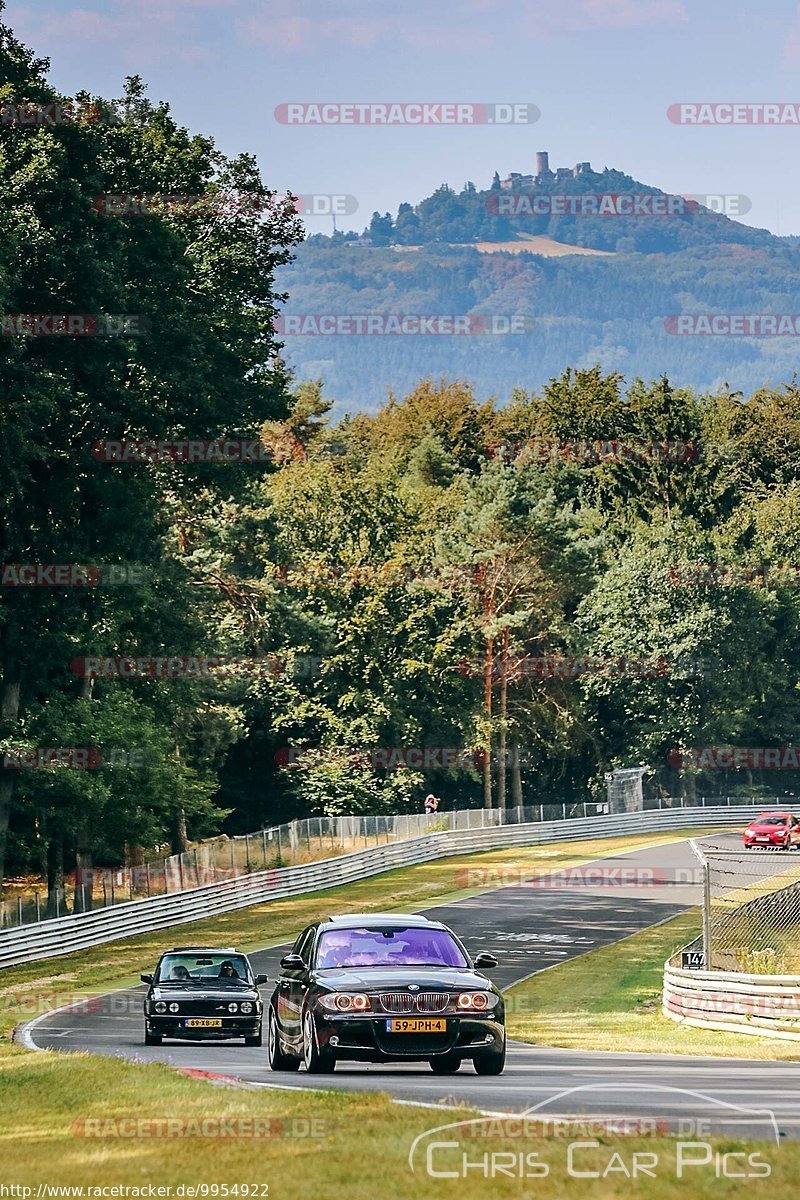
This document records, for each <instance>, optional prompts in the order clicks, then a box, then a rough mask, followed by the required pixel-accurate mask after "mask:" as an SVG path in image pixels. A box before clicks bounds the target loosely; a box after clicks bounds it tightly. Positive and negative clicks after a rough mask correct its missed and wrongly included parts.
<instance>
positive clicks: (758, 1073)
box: [16, 833, 800, 1140]
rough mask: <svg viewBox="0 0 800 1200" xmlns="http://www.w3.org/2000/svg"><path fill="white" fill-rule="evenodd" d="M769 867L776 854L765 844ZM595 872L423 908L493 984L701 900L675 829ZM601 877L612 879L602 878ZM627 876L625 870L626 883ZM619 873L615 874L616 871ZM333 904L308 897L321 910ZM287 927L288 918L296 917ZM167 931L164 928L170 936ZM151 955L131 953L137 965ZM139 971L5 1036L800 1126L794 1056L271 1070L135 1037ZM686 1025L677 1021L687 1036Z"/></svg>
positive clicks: (255, 1076)
mask: <svg viewBox="0 0 800 1200" xmlns="http://www.w3.org/2000/svg"><path fill="white" fill-rule="evenodd" d="M699 841H700V842H703V841H707V842H709V843H711V844H713V845H715V846H718V847H724V848H729V849H739V848H740V847H741V834H740V833H724V834H722V833H719V834H714V835H712V836H711V837H708V838H701V839H699ZM775 859H776V862H775V870H776V872H777V871H779V870H782V869H785V866H786V856H785V855H782V854H776V855H775ZM590 865H591V866H592V867H594V868H597V867H601V868H602V870H601V871H600V872H599V878H600V880H601V882H598V884H596V885H595V884H594V883H593V882H592V874H591V872H589V871H586V868H583V870H584V873H585V876H586V882H584V883H582V884H581V885H580V886H570V887H565V886H563V883H559V882H558V881H556V882H554V883H552V884H551V883H549V882H548V881H547V880H546V879H545V880H537V881H535V883H532V884H527V885H526V884H524V883H523V884H522V885H513V884H512V886H507V887H495V888H493V889H492V890H489V891H485V892H482V893H480V894H478V895H471V896H469V897H467V898H465V899H462V900H458V901H455V902H453V903H448V904H444V905H441V906H437V907H432V908H427V909H424V910H423V911H424V912H425V914H426V915H427V916H429V917H431V918H432V919H434V920H439V921H444V922H445V923H446V924H447V925H449V926H450V927H451V928H452V929H453V930H455V932H456V933H457V934H458V935H459V937H460V938H462V940H463V941H464V942H465V944H466V946H467V948H468V950H469V951H470V953H472V954H476V953H478V952H479V951H481V950H490V951H492V952H494V953H495V954H496V955H497V957H498V958H499V960H500V965H499V966H498V967H497V968H496V969H495V970H493V971H492V972H491V974H492V978H493V979H494V980H495V982H496V983H497V984H498V986H499V987H501V988H502V989H506V988H508V987H510V986H511V985H512V984H514V983H517V982H519V981H520V980H523V979H525V978H528V977H529V976H531V975H532V974H535V973H536V972H539V971H542V970H545V969H548V968H556V969H557V967H558V964H560V963H563V962H565V961H567V960H569V959H571V958H573V957H575V956H576V955H580V954H584V953H587V952H588V951H591V950H595V949H598V948H600V947H603V946H608V945H610V944H612V943H614V942H616V941H618V940H619V939H621V938H625V937H628V936H630V935H631V934H634V933H637V932H639V931H641V930H644V929H646V928H649V927H651V926H653V925H655V924H657V923H659V922H662V921H665V920H668V919H669V918H671V917H673V916H676V915H678V914H679V913H681V912H683V911H685V910H686V909H688V908H692V907H695V906H696V905H698V904H699V903H700V901H701V886H700V883H699V875H698V871H697V868H698V865H699V864H698V860H697V858H696V856H695V855H694V853H693V852H692V849H691V847H690V845H689V843H688V842H687V841H678V842H673V843H669V844H662V845H658V846H652V847H649V848H647V849H643V850H638V851H633V852H630V853H626V854H619V855H617V856H609V857H605V858H603V859H597V860H595V861H594V862H593V863H592V864H590ZM609 879H614V880H615V882H614V884H613V885H609V883H608V880H609ZM626 880H632V882H630V883H627V882H625V881H626ZM620 881H621V882H620ZM333 912H335V908H333V907H331V906H330V905H329V904H326V903H325V901H324V899H323V900H322V901H321V904H320V916H322V917H324V916H327V915H329V914H331V913H333ZM298 932H299V930H298ZM181 940H182V939H181V936H180V931H179V930H178V931H176V934H175V941H176V943H177V944H180V943H181ZM288 948H289V943H285V944H282V945H280V946H272V947H271V948H269V949H265V950H262V951H259V952H257V953H255V954H251V955H250V959H251V961H252V963H253V967H254V969H255V970H256V971H259V972H264V973H266V974H267V975H268V976H269V979H270V982H269V984H268V985H266V987H265V988H264V989H263V994H264V997H265V999H266V997H267V996H268V995H269V994H270V993H271V991H272V989H273V987H274V983H275V980H276V979H277V978H278V976H279V975H280V966H279V960H280V958H281V956H282V955H283V954H285V953H286V952H287V950H288ZM153 966H154V963H150V962H143V963H142V964H141V970H142V971H149V970H152V968H153ZM145 990H146V989H145V987H144V985H142V986H140V987H136V988H130V989H126V990H123V991H117V992H111V993H108V994H106V995H104V996H102V997H100V998H98V999H97V1000H94V1001H93V1002H92V1004H91V1005H88V1006H87V1005H83V1006H72V1007H71V1008H67V1009H61V1010H56V1011H54V1012H52V1013H48V1014H46V1015H44V1016H40V1017H37V1018H36V1019H35V1020H33V1021H30V1022H28V1023H27V1024H26V1025H23V1026H21V1027H20V1029H19V1030H18V1031H17V1035H16V1037H17V1040H18V1041H20V1042H22V1043H23V1044H24V1045H27V1046H28V1047H29V1048H33V1049H37V1050H45V1049H49V1050H58V1051H86V1052H88V1053H91V1054H96V1055H108V1056H116V1057H124V1058H130V1059H133V1060H136V1061H138V1062H142V1061H161V1062H165V1063H168V1064H170V1065H172V1066H174V1067H178V1068H183V1069H184V1070H193V1071H204V1072H212V1073H214V1074H218V1075H222V1076H228V1077H233V1078H235V1079H237V1080H241V1081H246V1083H247V1084H248V1085H249V1086H252V1087H256V1088H274V1087H281V1088H292V1089H308V1088H312V1089H313V1090H319V1089H323V1088H324V1089H330V1088H333V1089H339V1090H345V1091H363V1090H371V1091H381V1092H386V1093H389V1094H390V1095H391V1096H393V1097H394V1098H395V1099H396V1100H397V1101H398V1102H401V1103H413V1104H426V1105H437V1106H439V1105H442V1106H445V1107H447V1106H459V1105H468V1106H470V1107H472V1108H476V1109H478V1110H480V1111H482V1112H485V1113H514V1114H519V1113H522V1112H525V1113H529V1114H530V1113H535V1114H536V1115H537V1117H542V1118H545V1117H546V1118H550V1117H556V1116H561V1115H564V1114H587V1115H588V1114H595V1115H596V1114H604V1115H610V1116H615V1115H619V1116H626V1117H647V1116H653V1117H658V1118H662V1119H668V1120H670V1121H674V1122H675V1123H677V1122H680V1121H681V1120H684V1121H685V1123H686V1124H685V1129H686V1130H687V1131H690V1129H691V1128H692V1127H693V1125H692V1123H693V1122H695V1123H696V1122H700V1121H702V1120H708V1121H710V1122H712V1123H713V1125H714V1127H715V1128H718V1129H723V1128H724V1129H725V1130H730V1131H731V1132H734V1131H738V1132H739V1133H740V1134H744V1133H748V1134H749V1135H751V1136H762V1137H768V1138H770V1139H773V1140H774V1139H775V1138H776V1137H778V1136H788V1137H797V1136H799V1135H800V1062H798V1063H796V1064H794V1063H791V1062H769V1061H763V1060H762V1061H753V1060H746V1059H726V1058H710V1057H702V1056H694V1055H691V1054H690V1053H687V1054H686V1055H681V1056H679V1055H660V1056H659V1055H644V1054H632V1053H629V1054H626V1053H619V1052H614V1053H607V1052H602V1051H583V1050H565V1049H554V1048H548V1047H545V1046H536V1045H529V1044H522V1043H518V1042H517V1043H514V1042H511V1043H509V1054H508V1060H507V1065H506V1069H505V1072H504V1073H503V1075H501V1076H498V1077H479V1076H477V1075H476V1074H475V1073H474V1072H473V1070H472V1067H471V1065H470V1064H469V1063H465V1064H463V1065H462V1067H461V1069H460V1070H459V1071H458V1073H457V1074H454V1075H451V1076H448V1077H447V1078H446V1079H443V1078H442V1077H437V1076H435V1075H434V1074H433V1073H432V1072H431V1070H430V1068H429V1067H428V1065H427V1063H413V1064H403V1063H400V1064H389V1065H383V1064H375V1065H373V1064H365V1063H347V1062H340V1063H338V1064H337V1068H336V1071H335V1073H334V1074H332V1075H329V1076H319V1075H315V1076H313V1077H310V1076H308V1075H306V1074H305V1072H304V1071H302V1070H301V1071H300V1072H298V1073H296V1074H294V1073H288V1072H283V1073H274V1072H272V1071H270V1069H269V1067H268V1065H267V1060H266V1046H265V1047H264V1048H247V1047H245V1046H243V1045H242V1044H241V1043H240V1042H207V1043H194V1042H178V1041H173V1042H166V1043H165V1044H164V1045H163V1046H161V1047H145V1046H144V1044H143V1017H142V1001H143V997H144V992H145ZM691 1037H692V1031H691V1030H690V1029H687V1030H686V1046H687V1050H690V1047H691Z"/></svg>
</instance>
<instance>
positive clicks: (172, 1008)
mask: <svg viewBox="0 0 800 1200" xmlns="http://www.w3.org/2000/svg"><path fill="white" fill-rule="evenodd" d="M169 1011H170V1012H172V1013H175V1012H180V1008H179V1007H178V1005H177V1004H170V1006H169Z"/></svg>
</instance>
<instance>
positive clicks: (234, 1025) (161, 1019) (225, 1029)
mask: <svg viewBox="0 0 800 1200" xmlns="http://www.w3.org/2000/svg"><path fill="white" fill-rule="evenodd" d="M191 1019H192V1018H191V1017H186V1016H174V1015H172V1014H171V1013H167V1014H166V1015H165V1016H162V1015H160V1014H158V1013H154V1014H153V1015H151V1016H147V1017H145V1028H146V1029H147V1032H148V1033H152V1034H157V1035H158V1036H159V1037H167V1038H180V1039H181V1040H182V1041H190V1042H201V1041H202V1042H204V1041H212V1042H213V1041H224V1040H225V1039H226V1038H241V1037H255V1036H256V1035H257V1034H258V1032H259V1030H260V1028H261V1013H251V1014H248V1015H247V1016H237V1017H222V1018H221V1020H222V1025H221V1026H217V1027H208V1026H201V1027H190V1026H188V1025H187V1024H186V1022H187V1020H191ZM199 1019H200V1020H204V1019H206V1020H207V1019H208V1018H199Z"/></svg>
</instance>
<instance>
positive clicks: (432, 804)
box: [425, 792, 439, 816]
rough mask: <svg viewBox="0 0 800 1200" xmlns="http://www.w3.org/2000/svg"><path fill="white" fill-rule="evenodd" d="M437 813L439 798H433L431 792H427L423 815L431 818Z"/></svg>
mask: <svg viewBox="0 0 800 1200" xmlns="http://www.w3.org/2000/svg"><path fill="white" fill-rule="evenodd" d="M438 811H439V797H438V796H434V794H433V792H428V794H427V796H426V797H425V815H426V816H431V814H433V813H437V812H438Z"/></svg>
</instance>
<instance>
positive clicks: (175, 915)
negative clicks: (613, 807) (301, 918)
mask: <svg viewBox="0 0 800 1200" xmlns="http://www.w3.org/2000/svg"><path fill="white" fill-rule="evenodd" d="M760 811H761V808H760V806H756V805H737V806H736V807H735V808H727V807H725V808H722V807H714V808H711V807H706V808H693V809H692V808H682V809H662V810H660V811H659V810H656V811H650V812H635V813H619V814H616V815H612V816H602V817H587V818H585V819H583V820H580V821H578V820H570V819H567V820H566V821H564V820H560V821H546V822H543V823H542V822H530V823H527V824H517V825H501V826H494V827H491V828H486V829H471V830H463V831H455V832H453V831H447V832H440V833H431V834H427V835H425V836H423V837H417V838H411V839H409V840H408V841H396V842H390V843H388V844H385V845H381V846H375V847H371V848H370V849H367V850H358V851H354V852H352V853H350V854H340V855H337V856H336V857H335V858H329V859H323V860H321V861H319V862H312V863H306V864H303V865H300V866H293V867H278V868H273V869H271V870H267V871H256V872H253V873H252V874H250V875H244V876H241V877H239V878H236V879H231V880H227V881H225V882H222V883H215V884H211V885H209V886H206V887H200V888H193V889H191V890H188V891H182V892H174V893H171V894H169V895H166V896H153V897H151V898H150V899H146V900H133V901H129V902H128V903H125V904H117V905H115V906H114V907H113V908H101V909H98V910H97V911H94V912H87V913H77V914H73V915H71V916H68V917H59V918H54V919H52V920H46V921H41V922H39V923H38V924H36V925H23V926H21V927H20V928H18V929H9V930H4V931H2V932H0V969H2V968H5V967H10V966H15V965H17V964H19V963H25V962H32V961H36V960H38V959H46V958H54V957H56V956H59V955H63V954H68V953H72V952H74V951H77V950H86V949H89V948H90V947H91V946H97V945H100V944H101V943H104V942H111V941H116V940H118V939H120V938H126V937H132V936H134V935H136V934H142V933H151V932H154V931H155V930H159V929H168V928H170V927H172V926H175V925H185V924H189V923H191V922H193V921H200V920H202V919H203V918H205V917H212V916H216V915H217V914H219V913H223V912H230V911H232V910H233V909H238V908H247V907H248V906H250V905H253V904H264V903H267V902H269V901H271V900H279V899H283V898H285V897H287V896H296V895H301V894H303V893H308V892H315V891H321V890H324V889H327V888H333V887H339V886H340V885H341V884H345V883H352V882H354V881H356V880H359V879H365V878H367V877H368V876H370V875H378V874H380V873H381V872H383V871H391V870H392V869H393V868H396V867H405V866H411V865H413V864H416V863H423V862H429V861H431V860H432V859H438V858H445V857H451V856H453V855H458V854H472V853H475V852H476V851H479V850H491V849H501V848H504V847H513V846H534V845H545V844H547V843H549V842H558V841H565V840H566V841H570V842H572V841H585V840H587V839H590V838H597V837H622V836H623V835H625V834H630V833H650V832H658V831H660V830H663V831H669V830H673V829H688V828H697V827H700V826H706V825H708V826H717V827H718V826H721V825H741V824H742V821H743V819H744V820H746V819H748V818H749V817H751V816H756V815H758V813H759V812H760Z"/></svg>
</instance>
